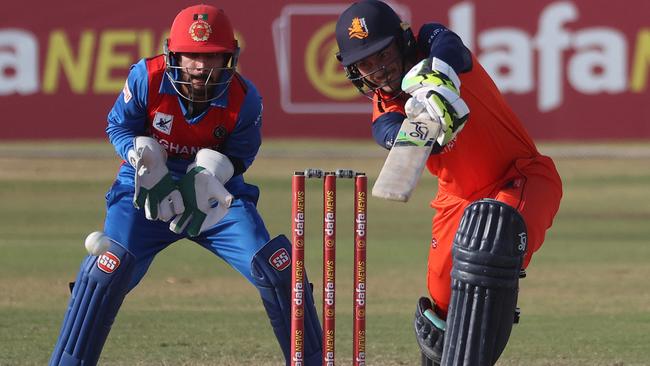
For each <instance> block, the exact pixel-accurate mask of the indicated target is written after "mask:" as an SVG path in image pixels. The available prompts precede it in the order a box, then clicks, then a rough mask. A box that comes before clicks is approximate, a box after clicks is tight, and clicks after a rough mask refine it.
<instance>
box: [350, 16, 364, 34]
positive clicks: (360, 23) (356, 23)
mask: <svg viewBox="0 0 650 366" xmlns="http://www.w3.org/2000/svg"><path fill="white" fill-rule="evenodd" d="M348 35H349V36H350V39H352V38H358V39H364V38H366V37H368V27H367V26H366V18H354V19H352V24H351V25H350V28H348Z"/></svg>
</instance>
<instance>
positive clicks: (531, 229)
mask: <svg viewBox="0 0 650 366" xmlns="http://www.w3.org/2000/svg"><path fill="white" fill-rule="evenodd" d="M336 40H337V43H338V47H339V52H338V54H337V58H338V60H339V61H340V63H341V64H342V66H343V67H344V69H345V71H346V74H347V78H348V79H349V80H350V81H351V82H352V84H353V85H354V86H355V87H357V88H358V89H359V91H360V92H361V93H362V94H364V95H366V96H367V97H368V98H369V99H371V100H372V106H373V114H372V124H371V130H372V135H373V137H374V139H375V140H376V141H377V143H378V144H379V145H380V146H383V147H384V148H386V149H389V150H390V151H389V153H388V157H387V159H386V162H385V164H384V167H383V168H382V170H381V172H380V174H379V177H378V179H377V181H376V183H375V186H374V187H373V195H375V196H377V197H382V198H386V199H391V200H398V201H406V200H408V198H409V197H410V194H411V192H412V191H413V189H414V188H415V185H416V184H417V182H418V179H419V177H420V174H421V172H422V171H423V169H424V168H425V167H426V168H427V169H428V170H429V172H430V173H431V174H433V175H434V176H436V177H437V178H438V189H437V194H436V196H435V198H434V199H433V200H432V201H431V207H432V208H433V209H435V211H436V213H435V215H434V217H433V222H432V236H431V242H430V243H428V246H429V249H428V250H429V257H428V271H427V287H428V291H429V297H422V298H420V299H419V300H418V302H417V306H416V312H415V320H414V327H415V334H416V339H417V342H418V345H419V347H420V349H421V351H422V355H423V364H436V365H438V364H439V365H443V366H459V365H463V366H491V365H494V364H495V363H496V362H497V360H498V358H499V356H500V355H501V353H502V352H503V350H504V349H505V347H506V344H507V342H508V339H509V337H510V332H511V330H512V326H513V322H514V321H515V320H516V318H517V317H516V315H515V314H516V304H517V294H518V289H519V278H520V273H525V272H524V271H523V270H524V269H525V268H526V267H527V266H528V265H529V263H530V261H531V258H532V256H533V253H535V252H536V251H537V250H538V249H539V248H540V246H541V245H542V242H543V241H544V236H545V233H546V231H547V230H548V229H549V228H550V227H551V225H552V222H553V218H554V217H555V215H556V213H557V211H558V208H559V204H560V199H561V197H562V182H561V180H560V177H559V174H558V172H557V170H556V168H555V165H554V163H553V161H552V160H551V159H550V158H549V157H547V156H544V155H542V154H540V152H539V151H538V150H537V148H536V146H535V144H534V142H533V140H532V139H531V137H530V136H529V135H528V132H527V131H526V129H525V128H524V126H523V124H522V122H521V121H520V120H519V118H518V117H517V116H516V115H515V114H514V113H513V111H512V109H511V108H510V107H509V106H508V104H507V103H506V100H505V99H504V97H503V96H502V95H501V93H500V92H499V90H498V88H497V86H496V85H495V83H494V82H493V81H492V79H491V78H490V76H489V75H488V74H487V72H486V71H485V70H484V69H483V67H482V66H481V64H480V63H479V61H478V59H477V58H476V57H475V55H473V54H472V52H471V51H470V50H469V49H468V48H467V47H465V45H464V44H463V42H462V40H461V39H460V37H459V36H458V35H457V34H455V33H454V32H453V31H451V30H449V29H448V28H446V27H445V26H444V25H442V24H440V23H435V22H431V23H426V24H423V25H422V26H421V27H420V28H419V30H418V32H417V34H414V33H413V32H412V30H411V28H410V26H409V25H408V24H406V23H404V22H403V21H402V20H401V19H400V17H399V16H398V15H397V13H396V12H395V11H394V10H393V9H392V8H391V7H390V6H389V5H387V4H385V3H383V2H381V1H376V0H365V1H360V2H357V3H354V4H352V5H351V6H349V7H348V8H347V9H346V10H345V11H344V12H343V13H342V14H341V15H340V17H339V19H338V21H337V23H336Z"/></svg>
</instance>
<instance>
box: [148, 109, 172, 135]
mask: <svg viewBox="0 0 650 366" xmlns="http://www.w3.org/2000/svg"><path fill="white" fill-rule="evenodd" d="M172 122H174V116H172V115H171V114H165V113H160V112H156V115H155V116H154V117H153V128H155V129H156V130H158V131H160V132H162V133H164V134H165V135H169V134H171V132H172Z"/></svg>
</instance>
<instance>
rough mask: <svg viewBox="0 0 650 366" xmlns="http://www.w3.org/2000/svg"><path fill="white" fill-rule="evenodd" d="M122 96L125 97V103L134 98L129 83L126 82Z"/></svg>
mask: <svg viewBox="0 0 650 366" xmlns="http://www.w3.org/2000/svg"><path fill="white" fill-rule="evenodd" d="M122 94H123V95H124V103H129V101H130V100H131V98H133V94H131V90H130V89H129V81H128V80H127V81H125V82H124V88H123V89H122Z"/></svg>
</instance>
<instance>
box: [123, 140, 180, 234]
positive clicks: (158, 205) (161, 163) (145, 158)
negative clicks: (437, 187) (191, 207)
mask: <svg viewBox="0 0 650 366" xmlns="http://www.w3.org/2000/svg"><path fill="white" fill-rule="evenodd" d="M128 158H129V163H130V164H131V165H132V166H133V167H134V168H135V194H134V195H133V205H134V206H135V207H136V208H138V209H141V208H142V207H144V213H145V216H146V218H147V219H149V220H162V221H165V222H167V221H169V220H171V218H172V217H174V216H175V215H178V214H181V213H183V211H184V210H185V206H184V204H183V198H182V197H181V193H180V192H179V191H178V189H177V188H176V183H175V182H174V180H173V179H172V177H171V175H170V174H169V170H168V169H167V165H166V161H167V153H166V152H165V150H164V149H163V148H162V146H160V144H159V143H158V141H156V140H154V139H153V138H151V137H145V136H138V137H136V138H135V139H134V141H133V149H132V150H130V151H129V153H128Z"/></svg>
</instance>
